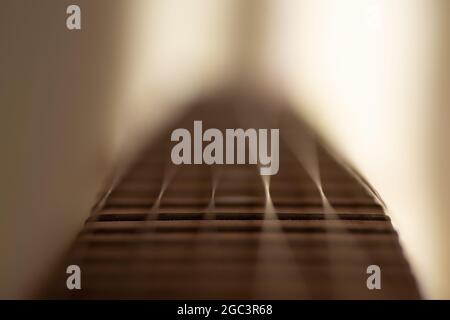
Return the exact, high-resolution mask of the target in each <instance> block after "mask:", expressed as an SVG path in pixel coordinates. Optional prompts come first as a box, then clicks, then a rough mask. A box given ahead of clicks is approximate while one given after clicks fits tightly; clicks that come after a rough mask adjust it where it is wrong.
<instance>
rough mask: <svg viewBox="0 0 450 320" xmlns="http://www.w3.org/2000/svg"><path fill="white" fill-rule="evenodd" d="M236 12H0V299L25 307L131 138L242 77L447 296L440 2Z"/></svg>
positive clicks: (302, 3) (180, 8)
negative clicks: (368, 187) (302, 130)
mask: <svg viewBox="0 0 450 320" xmlns="http://www.w3.org/2000/svg"><path fill="white" fill-rule="evenodd" d="M72 3H77V4H79V5H80V7H81V8H82V27H83V29H82V31H80V32H69V31H67V30H66V29H65V18H66V16H65V8H66V7H67V6H68V5H69V4H72ZM245 3H246V4H245V5H243V4H242V2H241V1H236V0H233V1H227V0H221V1H207V0H185V1H175V0H166V1H161V0H131V1H119V0H95V1H88V0H77V1H56V0H42V1H31V0H4V1H2V3H1V4H0V5H1V10H0V46H1V48H2V51H1V53H0V57H1V59H0V69H1V72H0V108H1V109H0V122H1V126H0V130H1V135H0V139H1V145H2V157H1V160H0V161H1V166H0V170H1V177H2V179H1V181H0V191H1V192H0V197H1V201H0V219H1V220H0V237H1V241H0V250H1V251H0V257H1V259H0V270H1V272H0V284H1V285H0V297H2V298H18V297H33V296H34V293H35V292H36V289H37V288H39V286H40V285H41V284H42V283H44V282H45V280H46V278H47V276H48V273H49V270H51V266H53V265H54V264H55V263H57V261H58V257H60V256H61V254H62V253H63V252H64V250H66V249H67V247H68V246H69V244H70V242H71V241H72V240H73V237H74V236H75V235H76V232H77V230H79V228H80V227H81V225H82V223H83V221H84V219H85V218H86V216H87V214H88V213H89V211H90V207H91V206H92V204H93V203H94V201H95V199H96V198H97V197H98V194H99V191H100V190H101V188H102V186H103V185H104V182H105V180H106V179H107V178H108V177H109V176H110V175H111V174H112V173H113V172H114V171H115V168H116V166H117V165H118V164H119V163H121V162H122V161H123V159H125V158H126V156H127V155H129V154H130V152H131V151H133V150H134V149H135V147H136V145H137V144H138V143H139V141H140V139H141V138H142V137H144V136H147V135H148V134H151V133H152V132H156V131H157V130H158V128H159V126H160V125H161V124H163V123H164V121H166V120H167V119H169V118H170V117H171V116H173V115H174V114H175V112H176V111H177V110H178V108H180V107H181V106H182V105H183V102H185V101H187V100H189V99H190V98H192V97H195V96H197V95H199V94H202V93H205V92H208V91H210V90H214V89H216V88H220V87H221V86H222V85H223V84H226V83H228V82H229V81H231V80H230V79H236V74H239V75H242V70H245V72H248V73H253V75H254V77H253V79H258V81H259V80H261V82H264V83H265V85H267V84H269V85H271V86H272V88H273V90H277V91H278V92H280V93H283V94H284V95H285V96H286V97H287V98H288V99H289V100H290V101H291V102H292V103H293V105H294V106H295V107H296V108H297V109H298V111H299V112H300V113H301V114H302V115H303V116H305V118H306V119H307V120H308V121H309V122H310V123H311V124H312V125H313V126H315V127H316V128H317V129H318V131H319V132H320V133H321V135H322V136H323V137H324V138H325V139H326V140H328V141H329V142H330V143H331V144H332V145H333V146H334V147H336V148H337V149H338V150H339V151H340V152H341V153H342V154H343V155H344V156H345V157H346V158H347V159H348V160H349V162H350V163H352V164H353V165H354V166H355V167H356V168H357V169H359V170H360V171H361V172H362V173H363V175H365V176H366V177H367V178H368V179H369V181H370V182H371V183H372V184H373V185H374V186H375V188H376V189H377V190H378V191H379V193H380V194H381V196H382V197H383V198H384V200H385V201H386V203H387V205H388V207H389V209H390V211H391V216H392V217H393V219H394V224H395V226H396V227H397V229H398V230H399V233H400V237H401V240H402V242H403V244H404V248H405V250H406V253H407V255H408V257H409V258H410V261H411V262H412V265H413V267H414V270H415V271H416V273H417V275H418V277H419V280H420V284H421V287H422V288H423V290H424V293H425V294H426V296H427V297H432V298H450V280H449V277H448V275H447V270H449V269H450V265H449V263H450V248H449V243H450V236H449V235H448V232H447V230H448V227H450V202H449V201H448V190H450V170H449V169H448V162H449V161H450V147H449V143H448V141H447V140H448V137H449V136H450V132H449V131H450V129H449V128H448V125H447V122H448V119H450V117H449V108H450V107H449V103H448V102H449V100H448V91H449V90H448V89H449V83H450V82H449V71H450V68H449V67H450V66H449V63H450V59H449V46H448V41H449V40H448V39H450V38H449V36H450V34H449V31H450V30H449V28H448V21H450V19H449V18H450V17H449V15H450V10H449V9H450V8H449V2H448V1H446V0H338V1H333V0H298V1H294V0H280V1H270V0H265V1H248V2H245ZM242 12H245V14H242ZM255 17H256V18H255ZM247 30H250V31H249V32H246V31H247ZM243 47H245V49H243ZM247 64H251V67H245V66H246V65H247ZM239 71H241V72H239Z"/></svg>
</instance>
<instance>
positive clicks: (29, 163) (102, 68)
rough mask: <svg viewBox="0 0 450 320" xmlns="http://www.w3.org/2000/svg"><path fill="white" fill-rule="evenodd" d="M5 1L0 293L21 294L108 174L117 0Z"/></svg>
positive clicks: (42, 272) (39, 276)
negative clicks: (76, 14) (77, 25)
mask: <svg viewBox="0 0 450 320" xmlns="http://www.w3.org/2000/svg"><path fill="white" fill-rule="evenodd" d="M77 3H78V4H79V5H80V6H81V7H82V10H83V11H82V27H83V28H84V29H82V30H81V31H68V30H67V29H66V8H67V6H68V5H69V4H71V2H69V1H51V0H42V1H24V0H6V1H2V3H1V10H0V24H1V27H0V41H1V43H0V47H1V48H2V51H1V61H0V65H1V66H0V69H1V70H2V71H1V73H0V91H1V94H0V99H1V101H0V105H1V110H0V113H1V116H0V119H1V122H2V124H1V129H0V130H2V134H1V139H2V141H1V145H2V159H1V163H2V164H1V168H0V170H1V171H2V174H1V176H2V179H1V182H0V189H1V191H0V194H1V197H2V200H1V201H0V206H1V210H0V212H1V217H0V219H1V223H0V235H1V236H2V239H1V241H0V246H1V258H0V267H1V268H0V270H1V272H0V277H1V279H0V283H1V285H0V297H1V298H18V297H30V296H31V295H32V292H33V289H34V288H36V287H37V286H38V285H39V284H40V283H41V282H42V281H45V276H47V272H48V271H49V269H50V267H51V266H52V265H53V264H54V263H55V262H56V259H58V258H60V257H61V255H62V253H63V252H64V250H65V249H66V248H67V246H68V245H69V243H70V242H71V240H72V239H73V236H75V232H76V231H77V230H78V229H79V228H80V226H81V225H82V223H83V222H84V219H85V218H86V216H87V214H88V212H89V211H90V207H91V206H92V204H93V203H94V200H95V198H96V196H97V193H98V191H99V186H100V183H101V181H102V180H103V179H104V178H105V174H106V172H108V171H109V170H110V168H111V164H112V162H111V159H112V154H113V144H114V141H112V139H113V138H112V137H114V135H113V129H114V122H115V113H116V109H115V107H116V104H115V101H116V100H117V99H116V98H117V96H116V94H117V86H118V80H119V79H120V78H121V54H122V51H123V48H121V47H120V45H121V43H122V42H121V38H122V36H123V35H122V34H121V30H122V28H121V22H122V19H120V15H121V14H123V13H124V9H125V8H124V4H125V3H126V2H125V1H119V0H117V1H116V0H100V1H99V0H96V1H88V0H81V1H77Z"/></svg>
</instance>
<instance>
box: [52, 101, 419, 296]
mask: <svg viewBox="0 0 450 320" xmlns="http://www.w3.org/2000/svg"><path fill="white" fill-rule="evenodd" d="M189 110H190V111H189V112H188V113H186V114H185V115H184V116H183V117H182V119H180V120H179V121H177V122H176V123H174V124H173V127H170V128H167V130H165V131H164V132H162V133H161V135H160V136H159V139H156V140H152V142H149V145H148V146H147V147H146V148H145V150H143V152H142V153H141V154H140V155H139V157H138V158H137V159H136V160H135V162H134V163H133V164H132V165H131V166H129V167H128V169H127V170H125V172H124V174H123V175H122V176H121V178H120V179H119V180H118V181H116V182H115V183H114V184H113V185H112V186H109V188H108V189H109V191H108V193H107V194H106V195H105V197H104V198H103V199H102V201H101V202H100V204H99V205H98V206H97V207H96V208H95V209H94V210H93V212H92V214H91V215H90V216H89V218H88V219H87V221H86V224H85V226H84V228H83V229H82V230H81V232H80V234H79V236H78V237H77V239H76V241H75V243H74V244H73V247H72V249H71V251H70V253H69V254H68V256H67V258H66V259H65V260H64V265H63V268H61V270H59V273H58V274H57V276H56V277H55V280H54V281H52V284H51V287H52V289H51V290H50V291H48V292H46V295H47V296H50V297H54V298H148V299H166V298H171V299H197V298H198V299H216V298H217V299H253V298H255V299H280V298H281V299H366V298H367V299H397V298H402V299H416V298H420V296H419V293H418V289H417V285H416V282H415V279H414V277H413V275H412V274H411V271H410V268H409V265H408V262H407V261H406V260H405V257H404V255H403V253H402V249H401V247H400V244H399V239H398V235H397V232H396V231H395V230H394V229H393V227H392V225H391V222H390V219H389V217H388V216H387V215H386V214H385V212H384V207H383V205H382V203H381V201H380V200H379V198H378V197H377V196H376V194H375V193H374V192H373V191H372V190H371V188H370V186H369V185H368V184H367V183H365V182H364V181H363V180H362V179H361V178H360V177H359V176H358V175H357V174H355V173H354V172H353V171H352V170H349V169H347V168H346V166H344V165H342V164H341V163H339V162H338V161H337V160H336V158H335V157H334V156H333V155H332V154H330V152H329V151H327V150H326V149H325V148H324V146H323V145H322V144H321V143H320V141H319V140H318V139H317V138H316V136H315V135H314V134H313V133H312V132H311V131H310V130H309V129H308V128H306V127H305V125H304V124H303V123H302V122H301V121H300V120H299V119H298V118H297V117H296V116H294V115H293V113H291V112H289V111H288V109H285V108H282V107H279V106H277V105H270V106H268V102H266V101H263V100H258V99H254V98H243V97H237V96H236V97H234V96H229V95H227V96H225V97H224V96H221V97H215V98H205V99H203V100H201V101H199V102H197V103H195V105H193V106H192V107H191V108H190V109H189ZM194 120H202V121H203V125H204V130H206V129H207V128H219V129H221V130H223V132H225V128H243V129H247V128H269V129H270V128H279V129H280V170H279V173H278V174H277V175H274V176H271V177H270V179H266V180H264V179H263V178H262V176H261V175H260V174H259V167H258V166H257V165H248V164H247V165H212V166H209V165H180V166H175V165H173V164H172V163H171V159H170V152H171V148H172V147H173V145H174V144H175V142H171V141H170V133H171V132H172V130H173V129H174V128H187V129H188V130H190V131H191V132H192V126H193V121H194ZM269 180H270V181H269ZM321 189H322V191H323V193H322V192H321ZM69 264H76V265H79V266H80V267H81V270H82V289H81V290H72V291H69V290H67V288H66V283H65V278H66V274H65V267H66V266H67V265H69ZM369 265H377V266H379V267H380V268H381V289H380V290H376V289H375V290H369V289H368V288H367V285H366V280H367V278H368V277H369V274H367V267H368V266H369Z"/></svg>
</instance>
